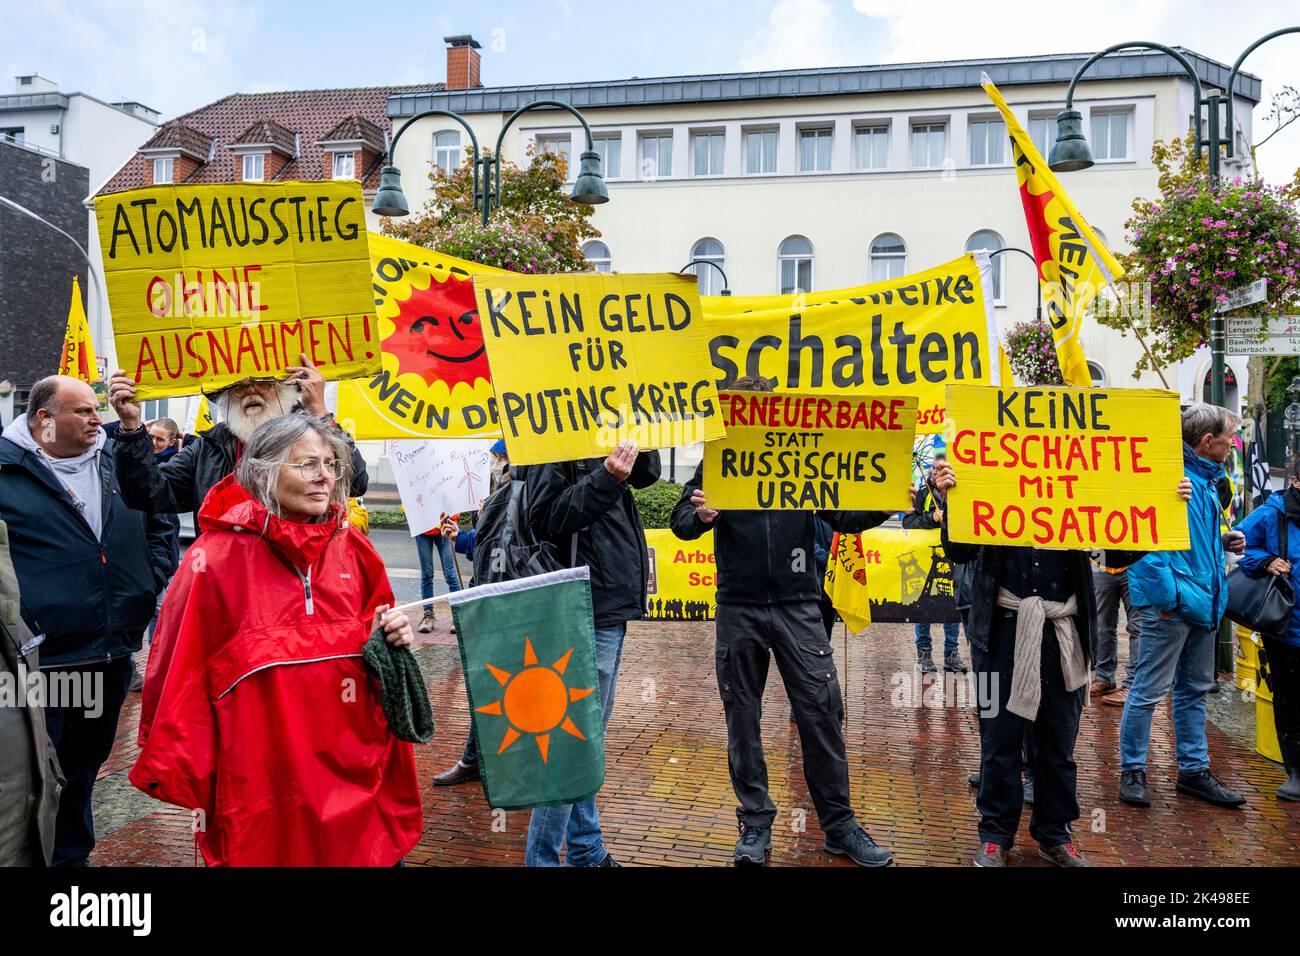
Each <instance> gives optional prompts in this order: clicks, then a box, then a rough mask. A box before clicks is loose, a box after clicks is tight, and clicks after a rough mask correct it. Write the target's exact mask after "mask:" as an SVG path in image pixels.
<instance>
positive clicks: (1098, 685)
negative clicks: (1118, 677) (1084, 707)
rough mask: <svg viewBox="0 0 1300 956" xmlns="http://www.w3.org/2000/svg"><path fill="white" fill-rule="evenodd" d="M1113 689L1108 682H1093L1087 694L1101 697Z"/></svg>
mask: <svg viewBox="0 0 1300 956" xmlns="http://www.w3.org/2000/svg"><path fill="white" fill-rule="evenodd" d="M1114 689H1115V685H1114V684H1112V683H1110V681H1104V680H1095V681H1093V682H1092V687H1091V688H1089V691H1088V692H1089V693H1090V694H1091V695H1092V696H1093V697H1102V696H1104V695H1106V694H1109V693H1110V692H1111V691H1113V690H1114Z"/></svg>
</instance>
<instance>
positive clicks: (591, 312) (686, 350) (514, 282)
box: [474, 273, 722, 465]
mask: <svg viewBox="0 0 1300 956" xmlns="http://www.w3.org/2000/svg"><path fill="white" fill-rule="evenodd" d="M474 293H475V295H476V297H477V300H478V309H479V315H480V316H481V317H482V325H483V337H484V340H485V341H486V343H487V351H488V360H489V362H490V363H491V366H492V382H493V385H494V387H495V388H496V394H497V401H498V408H499V414H500V416H501V426H502V431H503V432H504V435H505V440H506V445H507V446H508V447H509V449H510V460H511V462H512V463H515V464H522V465H531V464H539V463H542V462H548V461H567V460H572V459H577V458H588V457H591V456H595V455H600V456H604V455H607V454H609V452H610V451H611V450H613V448H614V447H615V446H616V445H617V444H618V442H619V441H622V440H623V439H631V440H633V441H635V442H636V443H637V444H638V445H640V446H641V447H642V448H668V447H671V446H674V445H686V444H690V443H692V442H697V441H707V440H708V439H710V438H717V437H718V436H719V435H721V434H722V419H721V417H720V416H719V414H718V405H717V398H718V396H717V389H716V388H715V387H714V383H713V373H712V370H711V369H710V368H709V360H708V351H707V342H706V338H705V330H704V323H703V319H702V315H701V310H700V299H699V295H698V294H697V292H696V287H695V277H694V276H682V275H677V274H675V273H669V274H665V275H614V274H610V273H575V274H566V275H546V276H532V275H513V274H504V275H500V274H499V275H476V276H475V277H474Z"/></svg>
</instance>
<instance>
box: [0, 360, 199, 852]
mask: <svg viewBox="0 0 1300 956" xmlns="http://www.w3.org/2000/svg"><path fill="white" fill-rule="evenodd" d="M98 409H99V401H98V399H97V397H96V396H95V393H94V392H93V391H92V390H91V388H90V386H89V385H86V384H85V383H84V382H80V381H78V380H77V379H74V378H67V377H64V376H58V375H51V376H50V377H48V378H43V379H41V380H40V381H39V382H37V383H36V384H35V385H34V386H33V387H32V391H31V395H30V397H29V398H28V403H27V413H26V414H24V415H19V416H18V417H17V418H15V419H14V421H13V422H12V423H10V425H9V426H8V427H7V428H6V429H5V430H4V434H3V436H2V437H0V519H3V520H4V521H5V523H6V524H7V525H8V532H9V550H10V555H11V557H12V558H13V564H14V570H15V571H16V573H17V576H18V585H19V590H20V591H21V593H22V596H23V600H22V609H21V611H22V617H23V621H24V623H25V624H26V625H27V627H28V628H30V630H31V632H32V633H33V634H34V635H37V638H38V639H39V641H40V674H41V676H42V678H43V680H44V683H45V691H46V712H45V718H46V725H47V727H48V730H49V735H50V739H51V740H52V741H53V742H54V747H55V751H56V752H57V754H58V757H59V763H60V765H61V766H62V768H63V775H64V777H65V778H67V784H66V785H65V787H64V789H63V793H62V795H61V797H60V799H59V812H58V817H57V819H56V822H55V829H54V853H53V859H52V861H51V863H52V865H54V866H84V865H86V863H87V861H88V860H89V857H90V851H91V850H92V849H93V848H94V845H95V827H94V820H93V818H92V816H91V791H92V788H93V787H94V784H95V777H96V775H97V774H98V773H99V768H100V766H101V765H102V764H103V763H104V761H105V760H106V759H108V755H109V752H110V751H111V750H112V748H113V739H114V737H115V736H116V734H117V718H118V713H119V712H120V710H121V707H122V701H123V700H124V699H125V697H126V693H127V686H128V685H129V683H130V679H131V658H130V655H131V654H132V653H133V652H134V651H138V650H140V642H141V637H142V636H143V634H144V629H145V628H146V627H147V626H148V624H149V619H150V618H151V617H152V616H153V610H154V599H155V597H156V595H157V593H158V591H160V590H161V589H162V586H163V584H164V583H166V581H167V578H168V576H170V574H171V573H172V571H174V570H175V563H174V561H173V560H172V556H171V553H170V550H169V548H168V542H167V536H166V526H165V525H164V524H163V523H162V522H161V521H159V520H158V519H156V518H154V517H152V516H150V515H146V514H145V513H143V512H139V511H133V510H131V509H130V508H128V507H127V506H126V505H125V503H124V502H123V501H122V495H121V489H120V488H119V487H118V482H117V463H116V459H115V446H114V443H113V442H106V441H105V438H104V433H103V431H102V429H101V427H100V425H101V423H100V419H99V410H98Z"/></svg>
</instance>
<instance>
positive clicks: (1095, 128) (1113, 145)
mask: <svg viewBox="0 0 1300 956" xmlns="http://www.w3.org/2000/svg"><path fill="white" fill-rule="evenodd" d="M1128 118H1129V111H1128V110H1093V111H1092V136H1091V137H1090V139H1091V144H1090V145H1091V146H1092V158H1093V159H1128Z"/></svg>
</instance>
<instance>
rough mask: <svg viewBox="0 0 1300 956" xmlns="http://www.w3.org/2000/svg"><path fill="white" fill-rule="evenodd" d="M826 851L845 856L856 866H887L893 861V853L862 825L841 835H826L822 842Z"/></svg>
mask: <svg viewBox="0 0 1300 956" xmlns="http://www.w3.org/2000/svg"><path fill="white" fill-rule="evenodd" d="M822 846H823V847H825V848H826V852H828V853H834V854H835V855H836V856H847V857H848V858H849V859H850V860H852V861H853V862H854V863H856V864H857V865H858V866H888V865H889V864H890V863H893V862H894V854H892V853H890V852H889V851H888V850H886V849H885V848H884V847H882V846H878V845H877V844H876V841H875V840H873V839H871V836H870V834H868V833H867V831H866V830H864V829H862V827H854V828H853V829H852V830H850V831H849V832H848V833H846V834H844V836H843V837H839V838H833V837H831V836H829V835H828V836H827V837H826V839H825V840H824V841H823V842H822Z"/></svg>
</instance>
